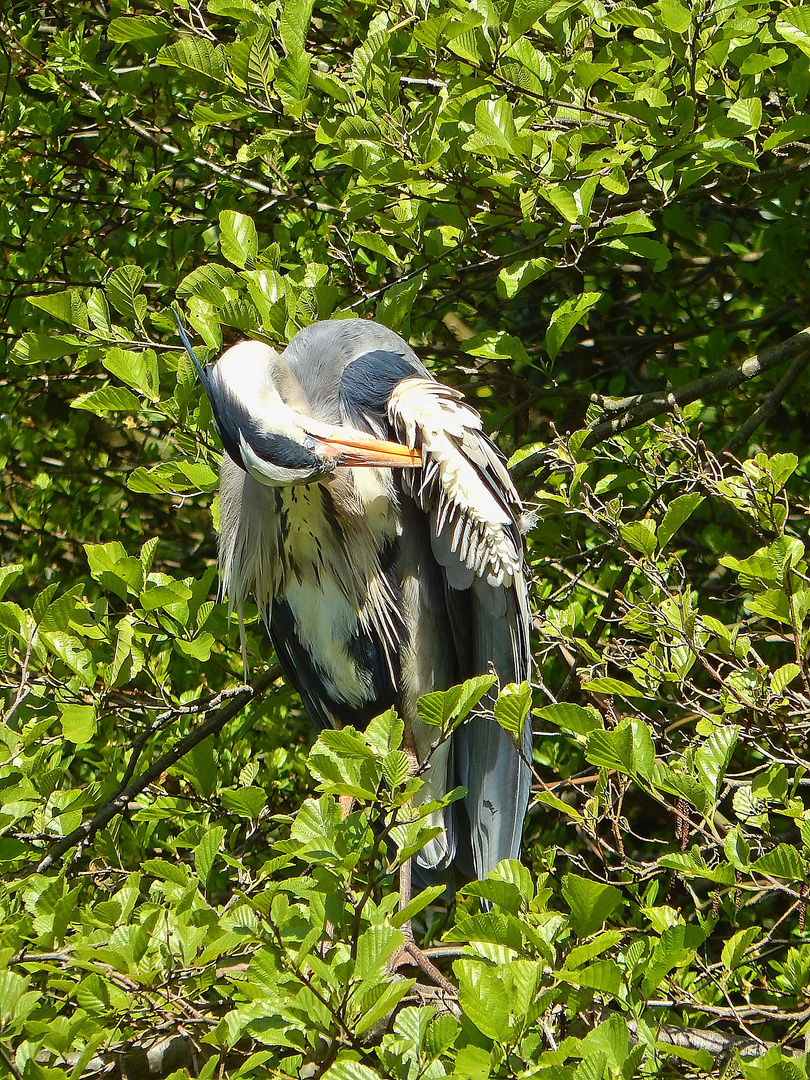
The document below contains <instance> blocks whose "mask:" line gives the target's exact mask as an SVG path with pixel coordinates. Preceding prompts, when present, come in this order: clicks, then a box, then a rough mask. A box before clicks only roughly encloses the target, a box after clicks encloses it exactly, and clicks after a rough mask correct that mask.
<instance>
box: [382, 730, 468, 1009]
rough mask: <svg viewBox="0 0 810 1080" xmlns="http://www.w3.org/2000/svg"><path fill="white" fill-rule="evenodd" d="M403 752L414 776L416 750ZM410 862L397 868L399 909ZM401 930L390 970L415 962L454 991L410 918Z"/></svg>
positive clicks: (406, 898) (408, 885)
mask: <svg viewBox="0 0 810 1080" xmlns="http://www.w3.org/2000/svg"><path fill="white" fill-rule="evenodd" d="M404 749H405V753H406V754H407V755H408V765H409V770H408V771H409V773H410V775H411V776H415V775H416V772H417V770H418V769H419V759H418V758H417V756H416V752H415V751H414V750H413V749H411V748H410V747H409V746H408V745H407V744H406V746H405V748H404ZM412 869H413V868H412V864H411V860H410V859H406V860H405V861H404V862H403V863H402V865H401V866H400V868H399V910H400V911H403V910H404V908H406V907H407V905H408V904H409V903H410V902H411V889H412ZM402 932H403V934H404V935H405V941H404V943H403V944H402V945H401V946H400V947H399V948H398V949H397V951H396V952H395V953H394V955H393V956H392V957H391V959H390V960H389V962H388V964H389V968H390V970H391V971H392V972H394V971H397V970H398V969H399V968H400V967H402V966H403V965H404V964H415V965H416V967H418V968H420V969H421V970H422V971H424V973H425V974H426V975H427V976H428V978H429V979H431V980H432V981H433V982H434V983H436V985H437V986H439V987H441V989H442V990H447V991H448V992H449V993H451V994H455V993H456V988H455V986H453V984H452V983H451V982H450V980H449V979H448V978H447V977H446V976H445V975H442V973H441V972H440V971H439V969H438V968H437V967H436V965H435V964H434V963H433V962H432V961H431V960H429V959H428V958H427V956H425V954H424V953H423V952H422V950H421V949H420V948H419V946H418V945H417V944H416V939H415V938H414V936H413V927H412V926H411V920H410V919H408V921H407V922H406V923H404V925H403V926H402Z"/></svg>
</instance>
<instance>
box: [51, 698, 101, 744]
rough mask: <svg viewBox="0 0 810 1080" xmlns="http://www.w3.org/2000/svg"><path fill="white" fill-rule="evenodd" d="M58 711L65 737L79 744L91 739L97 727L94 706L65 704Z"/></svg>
mask: <svg viewBox="0 0 810 1080" xmlns="http://www.w3.org/2000/svg"><path fill="white" fill-rule="evenodd" d="M60 713H61V721H62V734H63V735H64V737H65V738H66V739H68V740H69V741H70V742H74V743H76V744H77V745H79V746H80V745H84V744H85V743H89V742H91V741H92V739H93V737H94V735H95V734H96V729H97V723H96V710H95V706H93V705H65V706H63V707H62V708H61V709H60Z"/></svg>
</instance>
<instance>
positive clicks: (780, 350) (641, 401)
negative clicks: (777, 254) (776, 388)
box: [584, 327, 810, 449]
mask: <svg viewBox="0 0 810 1080" xmlns="http://www.w3.org/2000/svg"><path fill="white" fill-rule="evenodd" d="M805 353H807V355H808V359H810V327H806V328H805V329H804V330H800V331H799V333H798V334H794V336H793V337H791V338H788V339H787V341H783V342H781V343H780V344H779V345H773V346H772V347H771V348H770V349H765V350H764V351H763V352H761V353H759V354H757V355H756V356H750V357H749V358H748V359H747V360H744V361H743V362H742V363H741V364H738V365H737V366H735V367H730V368H726V369H724V370H723V371H716V372H714V374H712V375H706V376H705V377H704V378H702V379H696V380H695V381H694V382H691V383H686V384H685V385H684V386H679V387H677V388H675V389H674V390H657V391H654V392H653V393H650V394H638V395H635V396H634V397H629V398H620V399H616V400H615V401H614V402H613V403H612V404H611V405H608V403H607V402H606V403H605V409H606V411H608V412H613V411H616V412H618V413H619V414H620V415H618V416H616V417H614V419H612V420H606V421H603V422H602V423H601V424H597V425H596V427H595V428H593V429H592V430H591V432H590V434H589V435H588V437H587V438H586V440H585V442H584V445H585V446H586V447H588V449H591V448H592V447H594V446H596V445H597V444H598V443H600V442H602V441H603V440H604V439H609V438H610V437H611V436H612V435H619V434H620V433H621V432H622V431H626V430H627V428H631V427H638V425H639V424H643V423H644V421H645V420H651V419H652V418H653V417H654V416H659V415H660V414H661V413H664V412H671V411H672V410H673V409H675V408H682V407H683V406H684V405H689V404H691V403H692V402H693V401H697V400H698V399H699V398H703V397H706V396H707V395H709V394H716V393H717V392H718V391H720V390H730V389H732V388H733V387H735V386H739V385H740V384H741V383H743V382H745V380H746V379H753V378H754V377H755V376H756V375H761V374H762V373H763V372H765V371H770V370H771V368H775V367H778V366H779V365H780V364H783V363H784V362H785V360H792V359H793V358H794V357H796V356H799V355H803V354H805Z"/></svg>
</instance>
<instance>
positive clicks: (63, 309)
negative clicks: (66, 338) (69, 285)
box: [28, 289, 74, 326]
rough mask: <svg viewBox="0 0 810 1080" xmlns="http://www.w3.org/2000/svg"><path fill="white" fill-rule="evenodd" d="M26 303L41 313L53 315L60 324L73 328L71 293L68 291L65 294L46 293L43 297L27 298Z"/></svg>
mask: <svg viewBox="0 0 810 1080" xmlns="http://www.w3.org/2000/svg"><path fill="white" fill-rule="evenodd" d="M28 303H29V304H30V305H31V306H32V307H35V308H39V309H40V310H41V311H46V312H47V313H48V314H49V315H53V317H54V318H55V319H59V320H60V322H64V323H67V324H68V325H69V326H73V325H74V323H73V310H74V308H73V292H72V290H70V289H67V290H65V292H58V293H48V294H47V295H45V296H29V297H28Z"/></svg>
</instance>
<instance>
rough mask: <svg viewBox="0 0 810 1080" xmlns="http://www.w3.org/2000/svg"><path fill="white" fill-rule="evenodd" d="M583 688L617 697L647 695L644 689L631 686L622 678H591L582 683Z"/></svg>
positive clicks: (593, 692)
mask: <svg viewBox="0 0 810 1080" xmlns="http://www.w3.org/2000/svg"><path fill="white" fill-rule="evenodd" d="M582 688H583V690H588V691H590V693H592V694H607V695H608V696H610V697H613V696H614V695H616V696H617V697H626V698H639V697H645V696H646V695H645V694H644V692H643V691H642V690H639V689H637V688H636V687H635V686H630V684H629V683H626V682H622V681H621V679H590V680H589V681H588V682H586V683H583V684H582Z"/></svg>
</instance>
